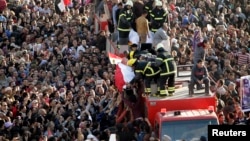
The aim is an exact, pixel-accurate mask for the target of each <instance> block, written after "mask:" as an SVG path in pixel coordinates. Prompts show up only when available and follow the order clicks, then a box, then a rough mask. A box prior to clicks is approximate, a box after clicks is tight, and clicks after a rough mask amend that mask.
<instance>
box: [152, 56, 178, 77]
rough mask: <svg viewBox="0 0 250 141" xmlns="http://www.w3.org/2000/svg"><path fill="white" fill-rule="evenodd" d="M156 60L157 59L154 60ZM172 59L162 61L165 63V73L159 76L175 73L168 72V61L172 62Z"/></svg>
mask: <svg viewBox="0 0 250 141" xmlns="http://www.w3.org/2000/svg"><path fill="white" fill-rule="evenodd" d="M156 59H157V58H156ZM173 60H174V58H168V59H164V61H163V62H165V65H166V71H167V72H165V73H161V74H160V75H161V76H163V75H169V74H173V73H175V72H176V71H172V72H169V66H168V61H173Z"/></svg>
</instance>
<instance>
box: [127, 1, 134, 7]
mask: <svg viewBox="0 0 250 141" xmlns="http://www.w3.org/2000/svg"><path fill="white" fill-rule="evenodd" d="M125 5H129V6H131V7H133V2H132V1H131V0H128V1H127V2H126V4H125Z"/></svg>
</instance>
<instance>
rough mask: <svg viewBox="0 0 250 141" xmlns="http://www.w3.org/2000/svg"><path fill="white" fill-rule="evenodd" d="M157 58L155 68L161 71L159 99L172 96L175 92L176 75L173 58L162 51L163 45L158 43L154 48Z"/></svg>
mask: <svg viewBox="0 0 250 141" xmlns="http://www.w3.org/2000/svg"><path fill="white" fill-rule="evenodd" d="M156 51H157V57H156V61H155V62H156V66H158V67H159V68H160V69H161V72H160V78H159V81H160V82H159V83H160V86H159V87H160V95H159V96H160V97H165V96H172V95H174V92H175V74H176V63H175V61H174V58H173V57H172V56H171V55H170V52H167V51H166V50H165V49H164V45H163V44H162V43H159V44H158V45H157V46H156ZM166 81H167V83H168V89H167V91H168V92H167V91H166V88H165V85H166Z"/></svg>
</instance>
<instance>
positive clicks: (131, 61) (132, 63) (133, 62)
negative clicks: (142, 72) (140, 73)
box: [127, 59, 137, 67]
mask: <svg viewBox="0 0 250 141" xmlns="http://www.w3.org/2000/svg"><path fill="white" fill-rule="evenodd" d="M136 60H137V59H129V60H128V62H127V65H128V66H130V67H132V66H133V65H134V64H135V62H136Z"/></svg>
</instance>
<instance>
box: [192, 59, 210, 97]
mask: <svg viewBox="0 0 250 141" xmlns="http://www.w3.org/2000/svg"><path fill="white" fill-rule="evenodd" d="M195 84H197V90H199V89H202V84H205V94H206V95H209V85H210V80H209V78H208V71H207V68H206V66H205V65H204V60H203V59H199V60H198V61H197V64H195V65H194V66H193V68H192V71H191V82H190V84H189V94H190V96H193V94H194V85H195Z"/></svg>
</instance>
